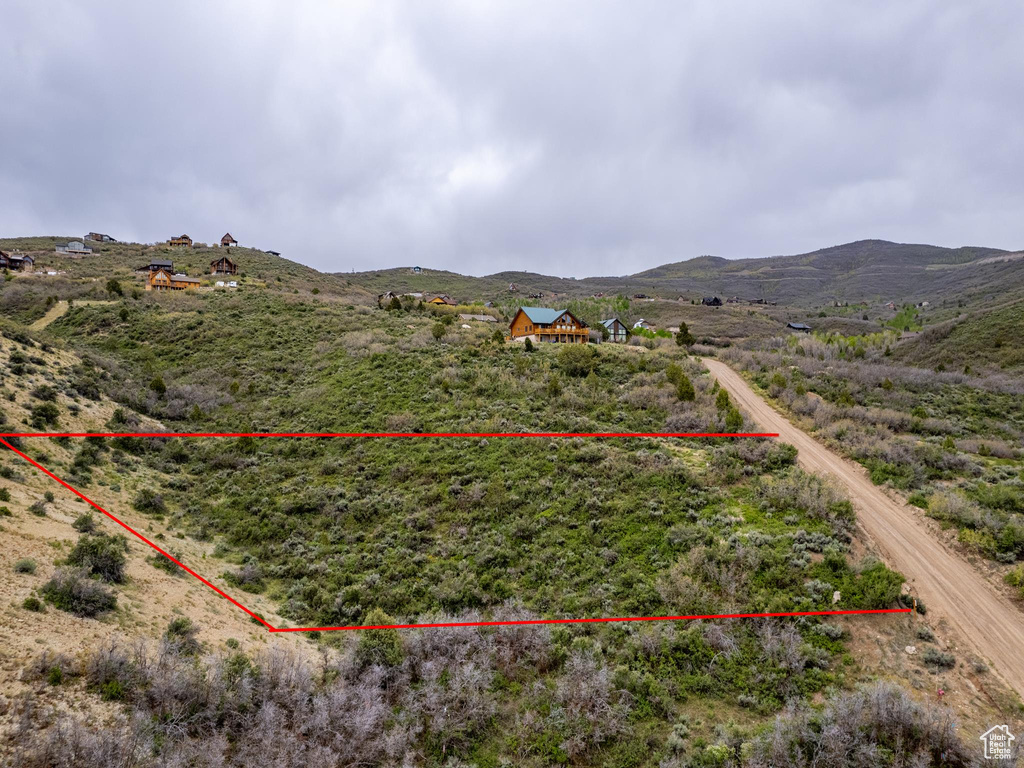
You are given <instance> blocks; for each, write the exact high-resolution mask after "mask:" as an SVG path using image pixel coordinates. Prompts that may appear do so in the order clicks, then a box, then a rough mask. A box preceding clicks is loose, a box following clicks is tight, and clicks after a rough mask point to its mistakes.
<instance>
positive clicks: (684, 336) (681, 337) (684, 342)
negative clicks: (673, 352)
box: [676, 321, 697, 347]
mask: <svg viewBox="0 0 1024 768" xmlns="http://www.w3.org/2000/svg"><path fill="white" fill-rule="evenodd" d="M696 341H697V339H695V338H694V336H693V334H692V333H690V329H689V328H687V327H686V323H684V322H681V321H680V323H679V331H678V332H677V333H676V344H678V345H679V346H680V347H689V346H692V345H693V344H694V343H696Z"/></svg>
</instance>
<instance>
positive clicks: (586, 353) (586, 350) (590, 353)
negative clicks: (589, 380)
mask: <svg viewBox="0 0 1024 768" xmlns="http://www.w3.org/2000/svg"><path fill="white" fill-rule="evenodd" d="M595 357H596V354H595V352H594V349H593V347H591V346H590V345H589V344H566V345H565V346H563V347H562V348H561V349H560V350H558V367H559V368H560V369H561V370H562V372H563V373H565V375H566V376H572V377H574V378H582V377H584V376H586V375H587V374H589V373H590V372H591V371H592V370H594V362H595V361H594V358H595Z"/></svg>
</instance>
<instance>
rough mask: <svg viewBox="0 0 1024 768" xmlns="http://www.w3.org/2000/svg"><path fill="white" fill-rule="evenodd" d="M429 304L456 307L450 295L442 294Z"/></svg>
mask: <svg viewBox="0 0 1024 768" xmlns="http://www.w3.org/2000/svg"><path fill="white" fill-rule="evenodd" d="M427 304H437V305H438V306H442V305H448V306H450V307H454V306H455V304H456V302H454V301H452V299H451V297H450V296H449V295H448V294H446V293H442V294H439V295H437V296H435V297H434V298H432V299H431V300H430V301H428V302H427Z"/></svg>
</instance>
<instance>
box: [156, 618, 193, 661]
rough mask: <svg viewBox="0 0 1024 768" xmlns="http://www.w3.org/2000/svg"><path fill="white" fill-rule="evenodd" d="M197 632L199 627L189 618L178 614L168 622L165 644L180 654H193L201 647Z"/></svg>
mask: <svg viewBox="0 0 1024 768" xmlns="http://www.w3.org/2000/svg"><path fill="white" fill-rule="evenodd" d="M198 632H199V628H198V627H197V626H196V625H195V624H194V623H193V622H192V620H191V619H189V618H186V617H185V616H179V617H177V618H175V619H171V622H170V624H168V625H167V631H166V632H165V633H164V640H166V641H167V644H168V645H169V646H170V648H171V649H172V650H173V651H174V652H175V653H178V654H181V655H182V656H194V655H195V654H197V653H199V651H200V650H201V649H202V646H201V645H200V643H199V640H198V639H197V638H196V634H197V633H198Z"/></svg>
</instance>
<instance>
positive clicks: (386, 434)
mask: <svg viewBox="0 0 1024 768" xmlns="http://www.w3.org/2000/svg"><path fill="white" fill-rule="evenodd" d="M778 436H779V433H778V432H0V438H2V437H778Z"/></svg>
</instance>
